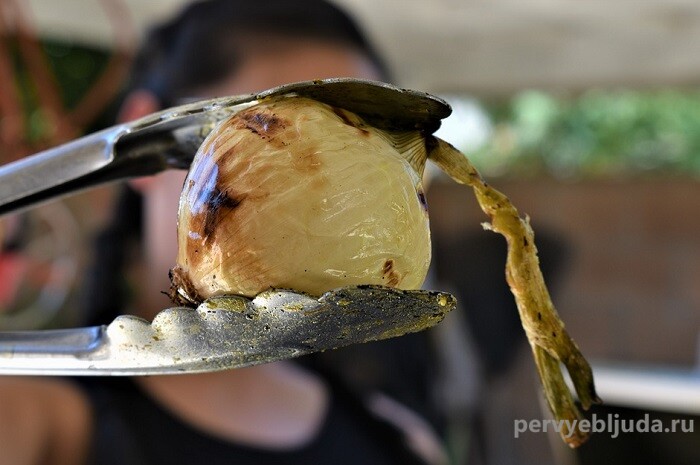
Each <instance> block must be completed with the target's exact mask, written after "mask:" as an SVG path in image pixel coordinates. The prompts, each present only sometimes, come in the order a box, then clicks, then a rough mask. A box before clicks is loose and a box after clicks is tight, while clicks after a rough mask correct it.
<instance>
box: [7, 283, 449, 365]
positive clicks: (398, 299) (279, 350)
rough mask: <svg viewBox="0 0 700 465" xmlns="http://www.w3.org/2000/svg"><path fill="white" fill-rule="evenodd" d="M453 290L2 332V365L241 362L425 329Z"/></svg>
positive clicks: (233, 306) (234, 306) (217, 307)
mask: <svg viewBox="0 0 700 465" xmlns="http://www.w3.org/2000/svg"><path fill="white" fill-rule="evenodd" d="M455 305H456V301H455V299H454V297H453V296H451V295H450V294H446V293H442V292H432V291H400V290H395V289H390V288H385V287H379V286H357V287H347V288H341V289H337V290H335V291H331V292H328V293H326V294H324V295H323V296H322V297H321V298H319V299H315V298H313V297H309V296H306V295H303V294H299V293H296V292H292V291H285V290H271V291H267V292H263V293H261V294H260V295H258V296H257V297H256V298H255V299H252V300H250V299H246V298H243V297H216V298H212V299H209V300H207V301H205V302H204V303H202V304H201V305H200V306H199V307H198V308H197V309H196V310H195V309H191V308H186V307H175V308H170V309H167V310H163V311H162V312H160V313H159V314H158V315H157V316H156V318H155V319H154V320H153V322H152V323H149V322H147V321H146V320H143V319H141V318H136V317H132V316H120V317H118V318H117V319H116V320H114V322H112V323H111V324H110V325H109V326H96V327H90V328H78V329H69V330H47V331H28V332H6V333H2V332H0V374H38V375H153V374H173V373H193V372H204V371H216V370H224V369H229V368H238V367H244V366H249V365H255V364H260V363H266V362H271V361H275V360H282V359H288V358H291V357H296V356H299V355H303V354H308V353H312V352H317V351H323V350H327V349H335V348H338V347H343V346H346V345H350V344H355V343H362V342H368V341H376V340H380V339H386V338H390V337H395V336H400V335H402V334H406V333H410V332H415V331H420V330H423V329H426V328H429V327H431V326H433V325H435V324H437V323H438V322H440V321H441V320H442V319H443V318H444V316H445V314H446V313H447V312H449V311H450V310H452V309H453V308H454V307H455Z"/></svg>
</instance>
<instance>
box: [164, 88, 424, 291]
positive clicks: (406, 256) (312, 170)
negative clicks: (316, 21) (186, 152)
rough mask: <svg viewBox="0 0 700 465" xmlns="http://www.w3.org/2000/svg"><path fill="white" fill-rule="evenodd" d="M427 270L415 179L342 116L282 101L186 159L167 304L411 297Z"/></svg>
mask: <svg viewBox="0 0 700 465" xmlns="http://www.w3.org/2000/svg"><path fill="white" fill-rule="evenodd" d="M416 137H422V136H421V135H420V134H418V133H416ZM429 263H430V231H429V225H428V213H427V208H426V205H425V197H424V196H423V193H422V187H421V182H420V174H419V173H417V172H416V171H415V170H414V168H412V166H411V164H410V163H409V162H408V161H407V160H406V159H405V158H404V157H403V156H402V154H401V153H400V152H399V150H398V149H397V148H396V147H395V145H394V144H392V141H391V138H390V137H387V135H386V133H383V132H382V131H379V130H376V129H374V128H372V127H370V126H368V125H365V124H364V123H363V122H362V120H361V119H360V118H359V117H358V116H356V115H355V114H353V113H350V112H347V111H345V110H342V109H338V108H332V107H329V106H327V105H325V104H322V103H319V102H316V101H314V100H310V99H304V98H298V97H286V98H278V99H274V100H269V101H264V102H262V103H259V104H257V105H255V106H253V107H250V108H248V109H246V110H243V111H241V112H239V113H237V114H236V115H234V116H232V117H231V118H230V119H228V120H227V121H224V122H223V123H221V124H220V125H219V126H218V127H217V128H215V129H214V131H212V133H211V134H210V135H209V137H208V138H207V139H206V140H205V142H204V143H203V144H202V146H201V147H200V149H199V151H198V152H197V154H196V156H195V159H194V161H193V163H192V167H191V168H190V172H189V173H188V176H187V179H186V180H185V184H184V187H183V191H182V195H181V198H180V206H179V212H178V256H177V266H176V267H175V268H173V269H172V270H171V280H172V283H173V289H172V291H171V295H172V297H173V298H175V300H177V301H179V302H180V303H189V304H197V303H199V302H201V301H202V300H204V299H206V298H209V297H212V296H216V295H224V294H238V295H243V296H248V297H252V296H255V295H257V294H258V293H260V292H262V291H264V290H267V289H269V288H288V289H294V290H295V291H300V292H306V293H308V294H311V295H316V296H317V295H321V294H323V293H324V292H326V291H328V290H330V289H333V288H337V287H342V286H348V285H356V284H378V285H385V286H389V287H396V288H401V289H417V288H419V287H420V286H421V285H422V283H423V281H424V279H425V276H426V274H427V270H428V266H429Z"/></svg>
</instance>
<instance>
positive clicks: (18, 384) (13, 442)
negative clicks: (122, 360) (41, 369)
mask: <svg viewBox="0 0 700 465" xmlns="http://www.w3.org/2000/svg"><path fill="white" fill-rule="evenodd" d="M90 423H91V413H90V407H89V403H88V401H87V398H86V397H85V396H84V395H83V393H82V391H81V390H80V389H79V388H78V387H77V386H76V385H74V384H73V383H72V382H70V381H68V380H63V379H59V378H41V377H0V450H2V451H3V453H2V454H1V455H0V465H5V464H13V465H14V464H34V463H55V464H66V465H68V464H73V463H82V462H83V461H84V459H85V453H86V452H87V445H88V440H89V436H90V434H89V432H90V429H91V426H90Z"/></svg>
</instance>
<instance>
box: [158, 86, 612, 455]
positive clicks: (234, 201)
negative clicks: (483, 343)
mask: <svg viewBox="0 0 700 465" xmlns="http://www.w3.org/2000/svg"><path fill="white" fill-rule="evenodd" d="M428 158H429V159H431V160H432V161H434V162H435V163H436V164H437V166H439V167H440V168H442V169H443V170H444V171H445V172H446V173H447V174H448V175H450V176H451V177H452V178H453V179H454V180H456V181H457V182H459V183H462V184H466V185H468V186H470V187H472V189H473V190H474V193H475V195H476V198H477V201H478V203H479V206H480V207H481V209H482V210H483V211H484V212H485V213H486V214H487V215H488V216H489V217H490V222H489V223H487V224H485V226H486V227H487V229H491V230H493V231H495V232H497V233H499V234H501V235H503V236H504V237H505V238H506V241H507V244H508V255H507V260H506V265H505V268H506V278H507V280H508V284H509V286H510V288H511V290H512V292H513V295H514V297H515V301H516V303H517V306H518V310H519V313H520V319H521V321H522V324H523V327H524V329H525V333H526V335H527V337H528V340H529V342H530V345H531V347H532V351H533V355H534V359H535V363H536V365H537V369H538V371H539V374H540V378H541V380H542V384H543V387H544V393H545V398H546V399H547V402H548V403H549V406H550V409H551V410H552V412H553V414H554V417H555V418H556V420H557V421H560V422H561V424H562V425H565V427H564V428H563V429H562V431H561V435H562V437H563V439H564V440H565V441H566V442H567V443H568V444H569V445H570V446H572V447H576V446H578V445H580V444H582V443H583V442H584V441H585V440H586V439H587V437H588V431H587V430H584V429H581V428H580V423H579V420H580V419H581V414H580V411H579V409H578V406H577V404H576V403H575V401H574V398H573V396H572V394H571V392H570V390H569V387H568V386H567V384H566V382H565V379H564V377H563V375H562V372H561V364H563V365H564V366H565V367H566V369H567V371H568V372H569V375H570V377H571V381H572V383H573V386H574V389H575V391H576V393H577V395H578V401H579V403H580V405H581V406H582V407H583V408H584V409H588V408H589V407H590V406H591V404H593V403H596V402H599V401H600V400H599V399H598V396H597V395H596V392H595V386H594V383H593V375H592V371H591V368H590V366H589V364H588V362H586V360H585V358H584V357H583V355H582V354H581V352H580V351H579V349H578V347H577V346H576V344H575V342H574V341H573V339H572V338H571V337H570V336H569V334H568V332H567V330H566V328H565V326H564V323H563V322H562V321H561V319H560V318H559V316H558V314H557V311H556V309H555V308H554V305H553V304H552V301H551V298H550V296H549V292H548V290H547V287H546V285H545V283H544V279H543V277H542V272H541V270H540V268H539V259H538V257H537V247H536V246H535V241H534V232H533V231H532V228H531V227H530V223H529V220H528V218H527V217H525V218H523V217H521V216H520V214H519V212H518V211H517V209H516V208H515V207H514V206H513V204H512V203H511V202H510V200H509V199H508V198H507V197H506V196H505V195H503V194H502V193H500V192H499V191H497V190H496V189H494V188H493V187H491V186H490V185H488V184H487V183H486V182H484V180H483V179H482V178H481V176H480V175H479V173H478V171H477V170H476V169H475V168H474V167H473V166H472V164H471V163H470V161H469V159H468V158H467V157H466V156H464V154H462V153H460V152H459V151H458V150H456V149H455V148H454V147H452V146H451V145H449V144H448V143H446V142H445V141H443V140H440V139H439V138H437V137H434V136H432V135H430V134H426V133H423V132H421V131H419V130H412V131H403V132H391V131H384V130H380V129H377V128H374V127H372V126H371V125H368V124H366V123H365V122H364V121H363V120H362V119H361V118H360V117H358V116H357V115H355V114H353V113H351V112H348V111H346V110H343V109H341V108H335V107H330V106H328V105H326V104H323V103H320V102H317V101H315V100H310V99H306V98H301V97H290V96H284V97H278V98H275V99H272V98H270V99H268V100H264V101H262V102H261V103H258V104H255V105H253V106H251V107H249V108H248V109H246V110H243V111H241V112H239V113H237V114H236V115H234V116H233V117H231V118H230V119H228V120H227V121H224V122H223V123H222V124H220V125H219V126H218V127H217V128H215V129H214V131H213V132H212V133H211V134H210V135H209V136H208V138H207V139H206V140H205V142H204V144H203V145H202V146H201V148H200V149H199V151H198V152H197V154H196V156H195V159H194V162H193V164H192V167H191V168H190V172H189V174H188V176H187V179H186V181H185V185H184V188H183V191H182V196H181V198H180V208H179V222H178V241H179V243H178V247H179V249H178V256H177V265H176V266H175V267H174V268H173V269H172V270H171V281H172V289H171V296H172V297H173V299H174V300H176V301H178V302H180V303H184V304H188V305H192V304H195V305H196V304H198V303H200V302H201V301H203V300H205V299H207V298H209V297H212V296H216V295H221V294H238V295H243V296H248V297H252V296H255V295H256V294H258V293H260V292H262V291H264V290H266V289H269V288H291V289H293V290H296V291H303V292H306V293H309V294H311V295H321V294H323V293H324V292H325V291H328V290H331V289H333V288H336V287H344V286H349V285H353V284H376V285H384V286H388V287H395V288H401V289H415V288H418V287H419V286H420V285H421V284H422V282H423V280H424V278H425V275H426V273H427V269H428V265H429V262H430V232H429V228H428V213H427V208H426V204H425V197H424V196H423V192H422V188H421V176H422V173H423V168H424V166H425V162H426V159H428ZM480 310H488V309H480Z"/></svg>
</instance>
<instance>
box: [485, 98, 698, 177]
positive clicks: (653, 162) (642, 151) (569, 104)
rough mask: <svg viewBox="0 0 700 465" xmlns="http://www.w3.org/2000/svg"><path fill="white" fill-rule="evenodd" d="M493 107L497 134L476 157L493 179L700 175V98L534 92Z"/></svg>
mask: <svg viewBox="0 0 700 465" xmlns="http://www.w3.org/2000/svg"><path fill="white" fill-rule="evenodd" d="M486 109H487V111H488V113H489V114H490V115H491V117H492V123H493V128H492V130H493V132H492V134H491V137H489V139H488V140H489V142H487V144H485V145H484V146H483V147H481V149H480V150H478V151H477V152H476V153H473V155H472V156H473V159H474V162H475V163H476V164H477V165H478V166H479V167H480V168H481V169H482V170H483V171H484V172H485V173H488V174H491V175H517V176H528V175H542V174H547V175H551V176H555V177H563V178H572V177H576V178H580V177H600V176H620V175H622V176H638V175H643V174H650V173H653V174H660V173H661V174H683V175H688V174H690V175H695V176H697V175H700V92H683V91H676V90H664V91H655V92H641V91H631V90H617V91H611V90H608V91H603V90H592V91H589V92H587V93H585V94H583V95H581V96H579V97H577V98H570V99H565V98H557V97H554V96H552V95H549V94H547V93H543V92H539V91H528V92H523V93H521V94H519V95H518V96H516V97H515V98H514V99H512V100H511V101H509V102H508V103H507V104H505V105H503V104H502V105H490V106H489V105H486Z"/></svg>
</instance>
